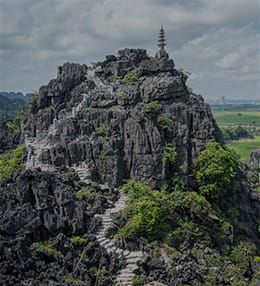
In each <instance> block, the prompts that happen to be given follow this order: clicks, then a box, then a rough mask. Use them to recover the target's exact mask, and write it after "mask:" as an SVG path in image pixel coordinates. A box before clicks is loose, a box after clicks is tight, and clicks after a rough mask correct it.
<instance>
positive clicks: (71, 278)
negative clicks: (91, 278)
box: [62, 275, 84, 284]
mask: <svg viewBox="0 0 260 286" xmlns="http://www.w3.org/2000/svg"><path fill="white" fill-rule="evenodd" d="M62 278H63V280H64V281H65V282H70V283H80V284H81V283H84V281H82V280H80V279H77V278H74V277H73V276H67V275H66V276H63V277H62Z"/></svg>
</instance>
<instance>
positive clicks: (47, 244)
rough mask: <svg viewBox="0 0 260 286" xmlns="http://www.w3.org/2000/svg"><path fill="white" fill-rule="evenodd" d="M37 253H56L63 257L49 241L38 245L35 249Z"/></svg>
mask: <svg viewBox="0 0 260 286" xmlns="http://www.w3.org/2000/svg"><path fill="white" fill-rule="evenodd" d="M35 250H36V251H47V252H50V253H55V254H58V255H60V256H63V254H62V253H61V252H60V251H58V250H57V249H55V247H54V244H53V243H50V242H48V241H41V242H39V243H38V245H37V246H36V248H35Z"/></svg>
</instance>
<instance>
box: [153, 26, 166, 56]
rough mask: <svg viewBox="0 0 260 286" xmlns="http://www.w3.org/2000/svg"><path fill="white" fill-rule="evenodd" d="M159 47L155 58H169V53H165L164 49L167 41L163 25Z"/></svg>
mask: <svg viewBox="0 0 260 286" xmlns="http://www.w3.org/2000/svg"><path fill="white" fill-rule="evenodd" d="M157 46H158V47H159V48H158V50H157V52H156V54H155V57H156V58H166V59H168V58H169V55H168V53H167V52H166V51H165V49H164V47H165V46H166V41H165V33H164V29H163V25H161V29H160V32H159V37H158V44H157Z"/></svg>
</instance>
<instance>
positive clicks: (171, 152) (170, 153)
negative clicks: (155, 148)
mask: <svg viewBox="0 0 260 286" xmlns="http://www.w3.org/2000/svg"><path fill="white" fill-rule="evenodd" d="M175 150H176V148H175V147H174V145H172V144H167V145H166V146H165V147H164V148H163V155H164V160H165V161H167V162H169V163H171V164H174V163H175V162H176V159H177V156H178V153H177V152H176V151H175Z"/></svg>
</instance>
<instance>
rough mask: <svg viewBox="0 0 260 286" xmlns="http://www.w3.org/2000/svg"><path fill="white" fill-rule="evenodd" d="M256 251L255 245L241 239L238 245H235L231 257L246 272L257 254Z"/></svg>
mask: <svg viewBox="0 0 260 286" xmlns="http://www.w3.org/2000/svg"><path fill="white" fill-rule="evenodd" d="M255 251H256V247H255V245H253V244H251V243H247V242H242V241H241V242H240V243H239V244H238V245H237V246H235V247H233V249H232V251H231V255H230V258H231V260H232V262H233V263H234V264H235V265H236V266H237V267H238V268H239V269H240V270H241V271H243V273H246V272H247V270H248V269H249V268H250V263H251V259H252V258H253V256H254V255H255Z"/></svg>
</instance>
